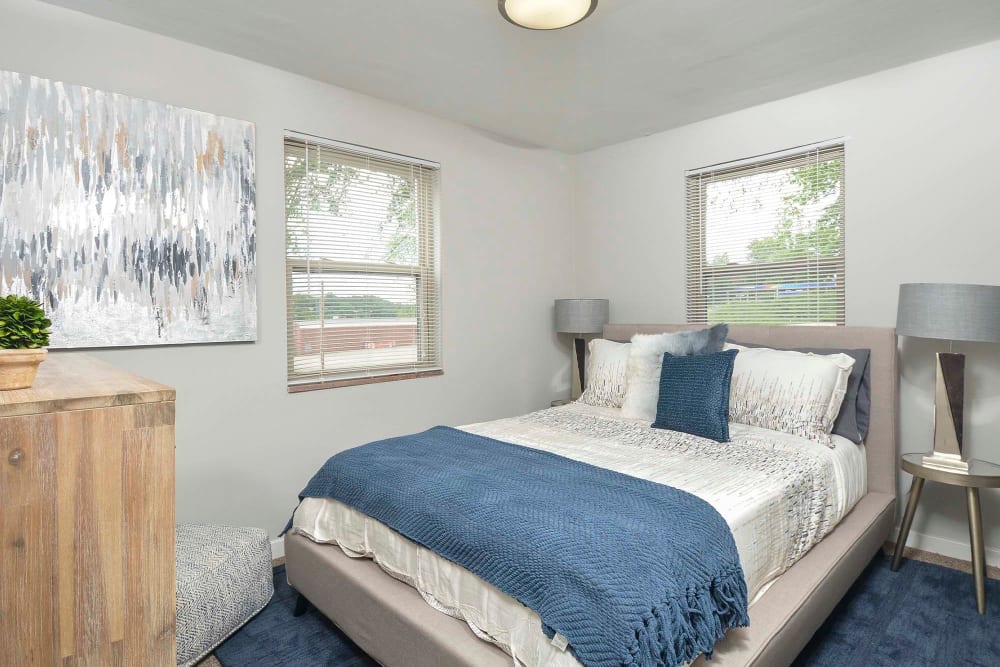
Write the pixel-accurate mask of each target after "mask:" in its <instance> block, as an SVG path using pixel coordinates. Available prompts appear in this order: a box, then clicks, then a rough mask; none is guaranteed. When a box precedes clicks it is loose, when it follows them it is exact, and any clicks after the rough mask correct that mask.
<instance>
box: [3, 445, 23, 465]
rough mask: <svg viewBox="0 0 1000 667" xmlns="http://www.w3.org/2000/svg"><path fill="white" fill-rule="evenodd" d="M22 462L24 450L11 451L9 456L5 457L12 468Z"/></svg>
mask: <svg viewBox="0 0 1000 667" xmlns="http://www.w3.org/2000/svg"><path fill="white" fill-rule="evenodd" d="M23 460H24V450H23V449H20V448H18V449H15V450H14V451H12V452H11V453H10V456H8V457H7V461H9V462H10V464H11V465H12V466H16V465H19V464H20V463H21V461H23Z"/></svg>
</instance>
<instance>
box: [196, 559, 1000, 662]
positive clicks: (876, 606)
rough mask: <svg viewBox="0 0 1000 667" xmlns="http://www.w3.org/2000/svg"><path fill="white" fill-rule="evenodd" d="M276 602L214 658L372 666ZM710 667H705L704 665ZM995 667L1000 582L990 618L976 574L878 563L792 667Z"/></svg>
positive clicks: (320, 624)
mask: <svg viewBox="0 0 1000 667" xmlns="http://www.w3.org/2000/svg"><path fill="white" fill-rule="evenodd" d="M274 590H275V593H274V599H273V600H271V603H270V604H269V605H268V606H267V607H266V608H265V609H264V611H262V612H261V613H260V614H258V615H257V616H256V617H254V618H253V620H251V621H250V622H249V623H247V624H246V626H244V627H243V628H242V629H241V630H240V631H239V632H237V633H236V634H234V635H233V636H232V637H230V638H229V639H228V640H226V642H225V643H223V644H222V645H221V646H220V647H219V648H217V649H216V651H215V655H216V657H217V658H218V659H219V661H220V662H222V664H223V665H225V667H251V666H256V665H268V666H274V667H277V666H279V665H290V666H291V665H294V666H295V667H368V666H374V665H375V662H374V661H373V660H371V658H369V657H368V656H366V655H365V654H364V653H362V651H361V649H359V648H358V647H357V646H355V645H354V643H353V642H351V640H350V639H348V638H347V637H346V636H345V635H344V633H342V632H341V631H340V630H338V629H337V628H336V627H335V626H334V625H333V624H332V623H330V621H328V620H327V619H326V617H324V616H323V615H322V614H320V613H319V612H318V611H316V610H315V609H313V608H310V609H309V612H308V613H306V615H305V616H302V617H300V618H294V617H293V616H292V610H293V609H294V607H295V597H296V593H295V591H293V590H292V589H291V588H289V587H288V584H287V583H286V582H285V568H284V566H281V567H277V568H275V570H274ZM709 664H711V663H709ZM849 665H866V666H869V667H880V666H881V667H889V666H897V665H905V666H906V667H923V666H927V667H930V666H932V665H934V666H951V665H973V666H977V667H997V666H1000V581H995V580H992V579H988V580H987V581H986V615H985V616H980V615H979V614H977V613H976V602H975V597H974V596H973V590H972V575H969V574H965V573H963V572H958V571H957V570H951V569H948V568H945V567H941V566H939V565H930V564H928V563H920V562H917V561H910V560H907V561H903V566H902V567H901V568H900V570H899V572H890V571H889V559H888V557H886V556H882V555H879V556H877V557H876V558H875V559H874V560H873V561H872V562H871V564H870V565H869V566H868V568H867V569H866V570H865V571H864V573H862V575H861V577H860V578H859V579H858V581H857V583H855V584H854V586H853V587H852V588H851V590H850V591H848V593H847V595H846V596H844V599H843V600H842V601H841V602H840V604H839V605H838V606H837V608H836V609H835V610H834V612H833V614H831V615H830V618H829V619H828V620H827V622H826V623H824V624H823V626H822V627H821V628H820V629H819V630H818V631H817V632H816V636H815V637H813V639H812V641H810V642H809V644H808V646H806V648H805V649H804V650H803V651H802V654H801V655H800V656H799V657H798V659H797V660H796V661H795V664H794V667H807V666H808V667H845V666H849Z"/></svg>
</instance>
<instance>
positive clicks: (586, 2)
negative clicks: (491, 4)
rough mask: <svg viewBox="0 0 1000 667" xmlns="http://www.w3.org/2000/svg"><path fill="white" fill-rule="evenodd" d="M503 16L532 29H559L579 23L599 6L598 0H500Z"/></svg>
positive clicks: (499, 4)
mask: <svg viewBox="0 0 1000 667" xmlns="http://www.w3.org/2000/svg"><path fill="white" fill-rule="evenodd" d="M497 4H498V6H499V8H500V13H501V14H503V17H504V18H505V19H507V20H508V21H510V22H511V23H514V24H516V25H519V26H521V27H522V28H530V29H532V30H557V29H558V28H565V27H566V26H571V25H573V24H574V23H579V22H580V21H582V20H583V19H585V18H587V17H588V16H590V15H591V14H592V13H593V11H594V10H595V9H596V8H597V0H499V2H498V3H497Z"/></svg>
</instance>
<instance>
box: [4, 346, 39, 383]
mask: <svg viewBox="0 0 1000 667" xmlns="http://www.w3.org/2000/svg"><path fill="white" fill-rule="evenodd" d="M48 353H49V351H48V350H47V349H45V348H44V347H43V348H40V349H37V350H0V391H5V390H7V389H27V388H28V387H30V386H31V385H32V383H33V382H34V381H35V374H36V373H37V372H38V365H39V364H41V363H42V362H43V361H45V355H47V354H48Z"/></svg>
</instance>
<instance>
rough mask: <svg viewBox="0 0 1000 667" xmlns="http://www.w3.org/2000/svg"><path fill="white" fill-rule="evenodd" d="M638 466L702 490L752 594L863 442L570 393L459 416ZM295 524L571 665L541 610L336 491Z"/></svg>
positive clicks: (525, 441)
mask: <svg viewBox="0 0 1000 667" xmlns="http://www.w3.org/2000/svg"><path fill="white" fill-rule="evenodd" d="M463 429H464V430H466V431H470V432H472V433H478V434H480V435H485V436H488V437H492V438H496V439H498V440H504V441H507V442H512V443H516V444H519V445H524V446H527V447H534V448H536V449H543V450H547V451H550V452H553V453H556V454H559V455H561V456H566V457H568V458H572V459H577V460H579V461H585V462H587V463H590V464H592V465H598V466H602V467H605V468H609V469H612V470H617V471H618V472H622V473H625V474H628V475H633V476H635V477H642V478H645V479H649V480H652V481H655V482H660V483H662V484H669V485H670V486H674V487H677V488H680V489H683V490H685V491H688V492H689V493H693V494H695V495H697V496H699V497H701V498H703V499H704V500H706V501H708V502H709V503H711V504H712V506H713V507H715V509H716V510H718V512H719V513H720V514H721V515H722V516H723V517H724V518H725V519H726V522H727V523H728V524H729V527H730V529H732V531H733V536H734V538H735V540H736V547H737V549H738V551H739V554H740V560H741V563H742V565H743V571H744V574H745V575H746V579H747V587H748V589H749V592H750V598H751V600H752V599H754V596H755V595H757V593H759V592H760V591H762V590H763V588H764V587H765V586H766V585H767V584H768V583H769V582H771V581H773V580H774V579H775V578H776V577H777V576H779V575H780V574H781V573H782V572H784V571H785V570H786V569H787V568H788V567H789V566H791V565H792V564H793V563H794V562H795V561H796V560H798V559H799V558H800V557H801V556H802V555H803V554H804V553H805V552H806V551H808V550H809V549H810V548H811V547H812V546H813V545H814V544H816V543H817V542H819V540H820V539H822V538H823V536H824V535H826V534H827V533H828V532H829V531H830V530H831V529H832V528H833V527H834V526H835V525H836V523H837V522H838V521H840V519H841V518H842V517H843V516H844V515H845V514H847V512H848V511H849V510H850V509H851V507H853V506H854V504H855V503H856V502H857V501H858V500H860V498H861V497H862V496H863V495H864V494H865V493H866V492H867V479H866V470H865V452H864V447H863V446H858V445H855V444H854V443H852V442H850V441H848V440H846V439H844V438H841V437H838V436H834V447H833V448H829V447H827V446H825V445H821V444H817V443H815V442H810V441H808V440H806V439H804V438H800V437H797V436H793V435H787V434H784V433H778V432H775V431H768V430H765V429H761V428H757V427H753V426H746V425H743V424H731V425H730V437H731V442H729V443H725V444H718V443H714V442H711V441H708V440H704V439H701V438H696V437H694V436H689V435H686V434H682V433H676V432H674V431H664V430H659V429H653V428H650V427H649V425H648V424H645V423H641V422H637V421H634V420H628V419H623V418H622V417H621V416H620V410H617V409H610V408H595V407H591V406H587V405H583V404H579V403H573V404H570V405H567V406H564V407H561V408H553V409H550V410H543V411H541V412H535V413H531V414H529V415H524V416H522V417H514V418H511V419H502V420H499V421H493V422H484V423H481V424H472V425H470V426H465V427H463ZM292 529H293V531H294V532H297V533H301V534H303V535H305V536H306V537H308V538H310V539H312V540H314V541H316V542H323V543H336V544H339V545H340V547H341V549H342V550H343V551H344V553H346V554H347V555H349V556H354V557H368V558H373V559H374V560H375V561H376V562H377V563H378V564H379V565H380V566H381V567H382V569H383V570H385V571H386V572H388V573H389V574H390V575H392V576H393V577H395V578H397V579H399V580H401V581H404V582H406V583H408V584H410V585H411V586H413V587H414V588H416V589H417V590H418V591H420V593H421V595H423V597H424V599H425V600H426V601H427V602H428V604H430V605H431V606H433V607H435V608H436V609H438V610H439V611H442V612H444V613H447V614H449V615H451V616H454V617H456V618H460V619H464V620H465V621H466V622H467V623H468V624H469V627H470V628H472V630H473V632H475V633H476V634H477V635H478V636H479V637H481V638H482V639H484V640H486V641H490V642H492V643H494V644H496V645H498V646H500V647H501V648H502V649H503V650H505V651H506V652H507V653H509V654H510V655H511V656H512V657H513V658H514V664H515V665H527V666H530V667H542V666H552V667H570V666H572V667H578V665H579V663H578V662H577V661H576V659H575V658H574V657H573V656H572V654H571V653H570V652H569V651H565V650H559V649H558V648H556V647H555V646H553V644H552V643H551V641H550V640H549V639H548V638H546V637H545V635H544V634H543V633H542V630H541V622H540V620H539V618H538V615H537V614H536V613H535V612H533V611H532V610H530V609H528V608H527V607H525V606H524V605H522V604H521V603H520V602H518V601H517V600H515V599H513V598H511V597H510V596H508V595H507V594H505V593H503V592H501V591H500V590H498V589H497V588H495V587H494V586H492V585H490V584H488V583H486V582H485V581H483V580H481V579H479V578H478V577H477V576H475V575H474V574H472V573H471V572H469V571H468V570H465V569H464V568H462V567H459V566H458V565H455V564H454V563H451V562H450V561H448V560H446V559H444V558H441V557H440V556H438V555H437V554H435V553H433V552H432V551H429V550H427V549H425V548H423V547H420V546H419V545H417V544H414V543H413V542H411V541H409V540H407V539H406V538H404V537H402V536H401V535H399V534H398V533H396V532H395V531H393V530H391V529H389V528H388V527H386V526H385V525H384V524H381V523H379V522H378V521H375V520H373V519H371V518H369V517H367V516H365V515H364V514H361V513H360V512H357V511H355V510H353V509H351V508H349V507H347V506H345V505H343V504H341V503H339V502H337V501H334V500H331V499H321V498H307V499H305V500H304V501H303V502H302V504H301V505H300V506H299V508H298V510H296V512H295V518H294V521H293V528H292Z"/></svg>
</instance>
